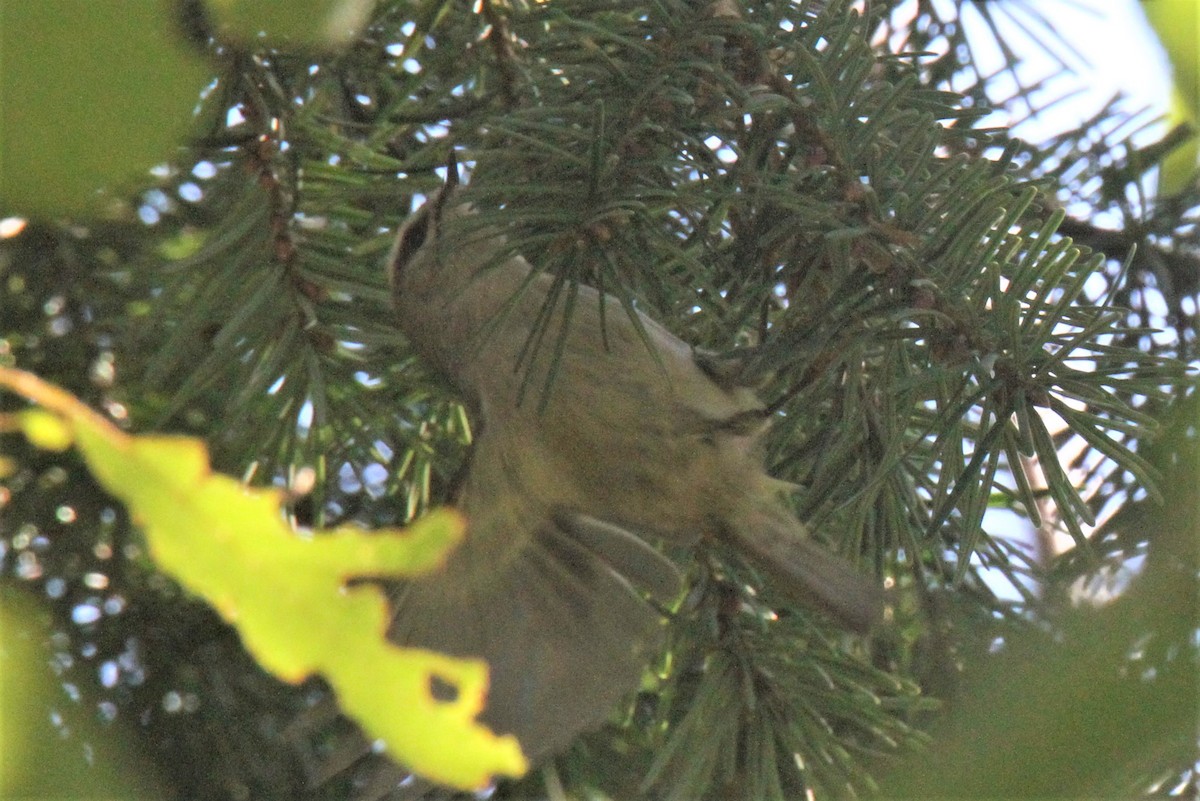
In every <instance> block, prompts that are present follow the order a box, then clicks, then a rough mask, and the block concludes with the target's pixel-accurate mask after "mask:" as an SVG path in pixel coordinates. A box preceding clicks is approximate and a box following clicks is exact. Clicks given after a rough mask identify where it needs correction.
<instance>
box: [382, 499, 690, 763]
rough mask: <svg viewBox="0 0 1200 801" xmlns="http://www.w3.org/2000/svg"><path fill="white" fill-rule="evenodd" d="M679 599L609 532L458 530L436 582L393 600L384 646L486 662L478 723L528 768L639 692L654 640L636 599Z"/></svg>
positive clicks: (622, 536) (569, 522) (655, 556)
mask: <svg viewBox="0 0 1200 801" xmlns="http://www.w3.org/2000/svg"><path fill="white" fill-rule="evenodd" d="M483 525H484V526H486V525H488V524H487V523H486V522H484V523H483ZM497 535H500V536H501V538H502V539H500V542H501V543H503V542H505V540H507V542H508V543H509V545H510V547H509V548H508V549H507V551H506V550H505V549H504V548H503V547H501V548H500V552H499V553H497V551H496V547H495V546H496V539H495V537H496V536H497ZM473 537H479V538H481V539H480V541H479V542H477V543H473V542H472V538H473ZM477 544H478V545H480V547H479V548H473V546H474V545H477ZM680 592H681V579H680V576H679V573H678V571H677V570H676V568H675V566H674V565H673V564H672V563H671V562H670V561H669V560H667V559H666V558H665V557H664V556H662V555H661V554H659V553H658V552H657V551H655V550H654V549H653V548H651V547H650V546H649V545H647V544H646V543H644V542H642V541H641V540H640V539H638V538H636V537H634V536H633V535H632V534H629V533H628V532H626V531H624V530H623V529H620V528H617V527H615V526H611V525H609V524H606V523H603V522H600V521H597V520H593V519H591V518H587V517H584V516H580V515H557V516H551V517H550V518H549V519H546V520H544V521H542V522H541V523H540V524H539V525H538V526H537V528H536V531H526V532H497V531H486V530H485V531H474V532H472V531H471V521H470V519H469V518H468V534H467V539H466V540H465V541H464V542H463V543H462V545H461V546H460V547H459V549H458V550H457V551H456V552H455V554H453V555H452V556H451V560H450V562H449V563H448V564H447V566H446V569H445V570H443V571H440V572H439V573H437V574H433V575H430V576H428V577H423V578H421V579H418V580H413V581H409V582H405V583H403V584H400V585H398V586H396V587H394V588H393V590H392V593H391V595H392V602H393V610H394V613H395V617H394V618H393V622H392V624H391V627H390V629H389V631H388V637H389V639H391V640H392V641H393V642H396V643H397V644H400V645H405V646H410V647H421V648H428V649H432V650H436V651H441V652H444V653H450V654H453V655H456V656H464V657H476V658H482V659H484V660H486V661H487V663H488V668H489V687H488V696H487V704H486V707H485V709H484V711H483V713H482V714H481V715H480V720H481V721H482V722H484V723H486V724H487V725H488V726H490V727H491V728H492V729H493V730H494V731H496V732H498V733H512V734H514V735H516V737H517V740H518V741H519V742H520V744H521V748H522V750H523V751H524V752H525V755H526V756H527V757H528V758H529V759H530V760H531V761H537V760H538V759H539V758H540V757H543V756H545V755H547V754H549V753H552V752H554V751H556V750H559V749H561V748H562V747H564V746H565V745H566V744H568V743H570V742H571V740H573V739H574V738H575V736H576V735H578V734H579V733H580V732H582V731H583V730H585V729H588V728H592V727H594V726H597V725H599V724H600V723H602V722H603V721H604V720H605V718H606V716H607V715H608V714H609V713H610V712H611V710H612V708H613V707H614V706H615V704H616V703H617V702H618V701H619V700H620V699H621V697H622V696H624V695H626V694H628V693H629V692H631V691H632V690H634V689H636V688H637V686H638V684H639V682H640V680H641V678H642V675H643V671H644V670H645V667H646V664H647V663H648V662H649V660H650V659H651V657H652V656H653V655H654V653H655V652H656V651H657V650H659V649H660V648H661V643H662V637H663V632H664V626H663V620H662V616H661V614H660V613H659V612H658V611H657V610H656V609H655V608H654V606H653V605H652V604H650V603H647V601H646V599H645V597H644V596H643V593H648V594H649V595H650V596H651V597H656V598H658V599H659V600H662V601H664V602H669V601H672V600H674V597H673V596H677V595H678V594H679V593H680Z"/></svg>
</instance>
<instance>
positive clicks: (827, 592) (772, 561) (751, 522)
mask: <svg viewBox="0 0 1200 801" xmlns="http://www.w3.org/2000/svg"><path fill="white" fill-rule="evenodd" d="M731 529H732V530H731V531H730V535H731V536H732V537H733V538H734V540H735V541H736V544H737V546H738V550H739V551H740V552H741V553H742V554H743V555H744V556H745V557H746V558H747V559H748V560H749V561H750V562H751V564H752V565H754V567H756V568H757V569H759V570H760V571H762V573H763V574H764V576H765V578H766V579H767V581H768V582H770V584H771V586H772V588H774V589H776V590H778V591H779V592H780V593H781V594H782V595H784V596H785V597H787V598H788V599H790V600H792V601H795V602H796V603H799V604H801V605H803V606H806V607H809V608H811V609H815V610H818V611H821V612H824V613H826V614H828V615H829V616H830V617H832V618H834V620H836V621H837V622H838V623H839V624H840V625H841V626H843V627H845V628H846V629H848V630H850V631H854V632H858V633H860V634H865V633H866V632H868V631H870V630H871V628H873V627H874V626H875V625H877V624H878V623H879V622H880V620H881V619H882V617H883V608H884V593H883V590H882V589H881V588H880V587H879V586H878V585H877V584H875V583H874V582H872V581H870V580H869V579H868V578H867V577H866V576H864V575H863V574H862V573H860V572H858V571H857V570H855V568H854V567H853V566H852V565H851V564H850V563H849V562H847V561H846V560H845V559H842V558H841V557H839V556H836V555H835V554H833V553H831V552H830V551H828V550H826V549H825V548H823V547H822V546H821V545H819V544H817V543H816V542H814V541H813V540H812V539H811V538H810V537H809V536H808V530H807V528H806V527H805V525H804V524H803V523H801V522H800V521H799V520H797V519H796V518H795V516H794V515H792V514H791V512H789V511H788V510H787V509H786V508H784V506H783V504H782V503H781V502H780V501H779V500H778V499H777V498H775V497H772V496H771V495H770V494H766V495H765V497H763V499H762V500H761V501H760V502H759V503H757V504H756V505H755V506H754V507H753V508H752V509H751V510H750V511H749V512H748V514H747V515H746V516H745V519H743V520H740V521H738V524H737V525H735V526H731Z"/></svg>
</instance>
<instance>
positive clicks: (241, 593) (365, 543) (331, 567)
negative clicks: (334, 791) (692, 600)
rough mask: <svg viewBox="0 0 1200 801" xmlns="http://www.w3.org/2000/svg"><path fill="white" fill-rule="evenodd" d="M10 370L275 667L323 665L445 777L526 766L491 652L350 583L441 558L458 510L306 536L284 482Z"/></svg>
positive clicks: (456, 533) (469, 783) (388, 737)
mask: <svg viewBox="0 0 1200 801" xmlns="http://www.w3.org/2000/svg"><path fill="white" fill-rule="evenodd" d="M0 386H6V387H8V388H9V389H11V390H13V391H14V392H17V393H19V394H22V395H24V396H25V397H27V398H29V399H30V400H32V401H34V402H36V403H38V404H40V405H41V406H42V408H43V409H45V410H46V412H49V413H51V414H52V415H53V417H54V418H55V419H56V420H57V421H58V424H59V426H60V428H61V429H62V430H61V431H59V432H58V434H59V436H58V437H57V439H56V438H55V436H54V435H53V434H47V432H53V431H54V426H52V425H49V424H48V423H47V420H46V418H45V414H46V412H42V413H41V415H40V416H39V415H38V414H31V413H28V412H26V413H23V414H21V415H20V416H18V418H17V419H18V423H19V424H20V425H21V426H22V428H23V430H24V431H25V433H26V434H27V435H30V436H31V438H32V437H39V436H41V437H46V438H47V439H48V440H50V441H56V442H63V441H64V437H65V438H66V441H68V442H69V441H70V440H71V439H73V440H74V441H75V442H76V443H77V445H78V447H79V449H80V452H81V453H82V454H83V457H84V459H85V460H86V462H87V464H88V467H89V469H91V471H92V472H93V474H94V475H95V476H96V478H97V480H99V481H100V482H101V483H102V484H103V485H104V486H105V488H106V489H107V490H108V491H109V492H111V493H112V494H113V495H114V496H116V497H117V498H119V499H120V500H121V501H122V502H124V503H125V505H126V506H127V507H128V508H129V511H130V513H131V515H132V516H133V518H134V519H135V520H136V521H137V522H138V523H139V524H140V525H141V526H142V528H143V530H144V532H145V536H146V541H147V544H148V546H149V550H150V554H151V556H152V557H153V559H154V560H155V562H156V564H157V565H158V566H159V568H160V569H162V570H163V571H164V572H166V573H169V574H170V575H172V576H173V577H174V578H175V579H176V580H177V581H178V582H179V583H180V584H181V585H183V586H184V587H186V588H187V589H188V590H190V591H191V592H193V593H195V594H197V595H199V596H202V597H203V598H205V599H207V600H208V602H209V603H211V604H212V605H213V606H214V607H215V608H216V609H217V610H218V611H219V612H220V613H221V615H222V616H223V617H224V618H225V619H226V620H228V621H229V622H230V623H232V624H233V625H235V626H236V627H237V629H238V631H239V633H240V634H241V637H242V640H243V642H244V643H245V645H246V648H247V650H249V651H250V652H251V653H252V654H254V656H255V657H256V658H257V659H258V661H259V662H260V663H261V664H262V665H263V666H264V667H266V668H267V669H268V670H270V671H271V672H273V673H274V674H276V675H277V676H280V677H281V678H283V679H285V680H287V681H291V682H299V681H301V680H303V679H304V678H306V677H307V676H310V675H312V674H315V673H320V674H321V675H323V676H324V677H325V679H326V681H328V682H329V684H330V686H331V687H332V688H333V690H334V691H335V692H336V693H337V696H338V700H339V702H340V704H341V706H342V708H343V709H344V710H345V711H346V713H347V714H349V715H351V716H352V717H354V718H355V719H356V720H357V721H358V722H359V723H360V724H361V725H362V726H363V728H364V729H365V730H366V731H367V732H368V733H369V734H370V735H371V736H372V737H377V738H380V739H382V740H383V741H384V742H385V743H387V745H388V748H389V750H390V753H391V754H392V755H394V756H395V758H396V759H397V760H399V761H400V762H403V763H404V764H406V765H408V766H409V767H411V768H412V769H413V770H415V771H417V772H418V773H421V774H423V775H425V776H428V777H429V778H431V779H433V780H435V781H438V782H442V783H445V784H451V785H454V786H457V787H462V788H478V787H481V786H483V785H485V784H486V783H487V782H488V781H489V780H490V779H491V777H493V776H495V775H506V776H517V775H520V774H522V773H523V772H524V771H525V770H526V767H527V766H526V762H525V758H524V756H523V755H522V753H521V750H520V747H519V745H518V744H517V741H516V739H515V738H513V737H512V736H511V735H506V736H502V737H497V736H496V735H495V734H493V733H492V732H491V731H490V730H488V729H487V728H486V727H484V726H482V725H481V724H479V723H477V722H476V720H475V718H476V716H477V715H478V713H479V712H480V711H481V710H482V708H483V702H484V698H485V694H486V691H487V666H486V665H485V664H484V663H483V662H481V661H478V660H468V659H457V658H452V657H449V656H445V655H442V654H437V653H432V652H428V651H422V650H418V649H404V648H399V647H397V646H395V645H393V644H391V643H390V642H389V641H388V640H387V639H386V638H385V636H384V635H385V632H386V629H387V624H388V608H387V603H386V601H385V598H384V597H383V594H382V592H381V591H380V590H379V589H378V587H376V586H374V585H372V584H370V583H358V584H353V585H351V582H352V580H354V579H363V578H367V579H370V578H385V577H389V578H394V577H406V576H413V575H416V574H418V573H420V572H423V571H427V570H431V569H436V568H437V567H438V566H439V565H441V564H442V562H443V561H444V559H445V556H446V554H447V552H448V551H449V549H450V548H452V547H453V546H454V545H455V544H456V543H457V542H458V541H459V540H460V539H461V538H462V535H463V522H462V520H461V518H460V517H459V516H458V515H457V514H456V513H454V512H453V511H449V510H446V511H441V512H436V513H433V514H430V515H427V516H426V517H425V518H423V519H422V520H420V521H418V522H417V523H415V524H414V525H412V526H409V527H408V528H406V529H404V530H403V531H379V532H367V531H363V530H361V529H357V528H352V527H342V528H338V529H334V530H331V531H326V532H316V533H315V534H313V535H312V536H309V537H302V536H298V535H297V534H296V533H295V532H293V531H292V530H291V529H290V528H289V527H288V525H287V523H286V522H285V519H284V517H283V514H282V512H281V510H280V502H281V500H282V494H281V492H280V491H278V490H274V489H249V488H247V487H244V486H243V485H242V484H241V483H239V482H238V481H236V480H234V479H232V478H229V477H227V476H223V475H219V474H215V473H213V472H212V471H211V470H210V468H209V461H208V453H207V450H206V448H205V447H204V444H203V443H202V442H200V441H199V440H195V439H191V438H185V437H171V436H141V437H135V436H130V435H128V434H125V433H124V432H122V431H120V430H119V429H117V428H116V427H115V426H113V425H112V424H111V423H109V422H108V421H107V420H106V419H105V418H103V417H101V416H100V415H98V414H96V413H95V412H93V411H92V410H91V409H89V408H88V407H87V406H85V405H83V404H82V403H80V402H79V401H78V400H76V399H75V398H74V397H72V396H71V395H70V394H68V393H66V392H63V391H62V390H60V389H58V388H56V387H52V386H50V385H48V384H45V383H44V382H42V381H41V380H40V379H38V378H36V377H35V376H33V375H31V374H29V373H24V372H21V371H18V370H10V369H5V368H0ZM31 432H32V433H31ZM439 684H445V685H450V686H452V687H454V688H455V690H456V692H454V693H449V694H448V695H450V696H452V697H451V699H450V700H444V699H441V698H435V697H434V695H433V692H432V688H433V687H434V686H435V685H439Z"/></svg>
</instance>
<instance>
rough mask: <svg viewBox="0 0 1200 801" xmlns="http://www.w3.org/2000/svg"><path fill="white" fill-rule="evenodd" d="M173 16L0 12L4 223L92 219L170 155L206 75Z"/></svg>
mask: <svg viewBox="0 0 1200 801" xmlns="http://www.w3.org/2000/svg"><path fill="white" fill-rule="evenodd" d="M173 7H174V6H173V4H172V3H169V2H167V0H158V2H138V3H127V2H124V1H123V0H88V2H78V0H38V2H33V3H31V2H26V0H0V20H2V22H0V52H2V53H3V54H4V69H3V71H2V72H0V130H3V152H2V153H0V204H2V205H3V207H4V213H7V214H14V213H15V214H24V215H32V216H42V217H53V216H59V215H62V214H91V213H96V212H98V211H101V210H103V209H104V207H105V205H106V204H107V203H111V202H112V201H113V198H114V197H117V198H119V197H120V194H119V193H120V192H121V191H122V186H123V185H124V184H127V183H131V182H133V181H135V180H142V181H143V182H144V176H145V174H146V171H147V170H148V169H149V168H150V167H151V166H152V165H154V164H155V163H157V162H161V161H163V160H165V159H167V158H168V157H169V156H170V155H171V153H172V149H173V148H174V147H175V145H176V144H177V143H178V142H179V140H180V138H181V137H182V136H183V134H184V133H185V131H186V130H187V129H188V127H189V126H190V125H191V122H192V110H193V109H194V108H195V106H196V104H197V103H198V102H199V99H200V92H201V89H202V88H203V87H204V84H205V83H206V82H208V81H209V80H211V75H212V70H211V69H210V68H209V67H208V66H207V65H206V64H205V63H204V62H203V61H202V60H201V58H200V57H199V55H198V54H197V53H196V52H195V51H192V50H190V49H189V48H188V47H187V45H186V44H185V42H184V41H183V38H182V37H181V36H180V35H179V31H178V30H177V28H176V26H175V24H174V22H175V20H174V14H173Z"/></svg>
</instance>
